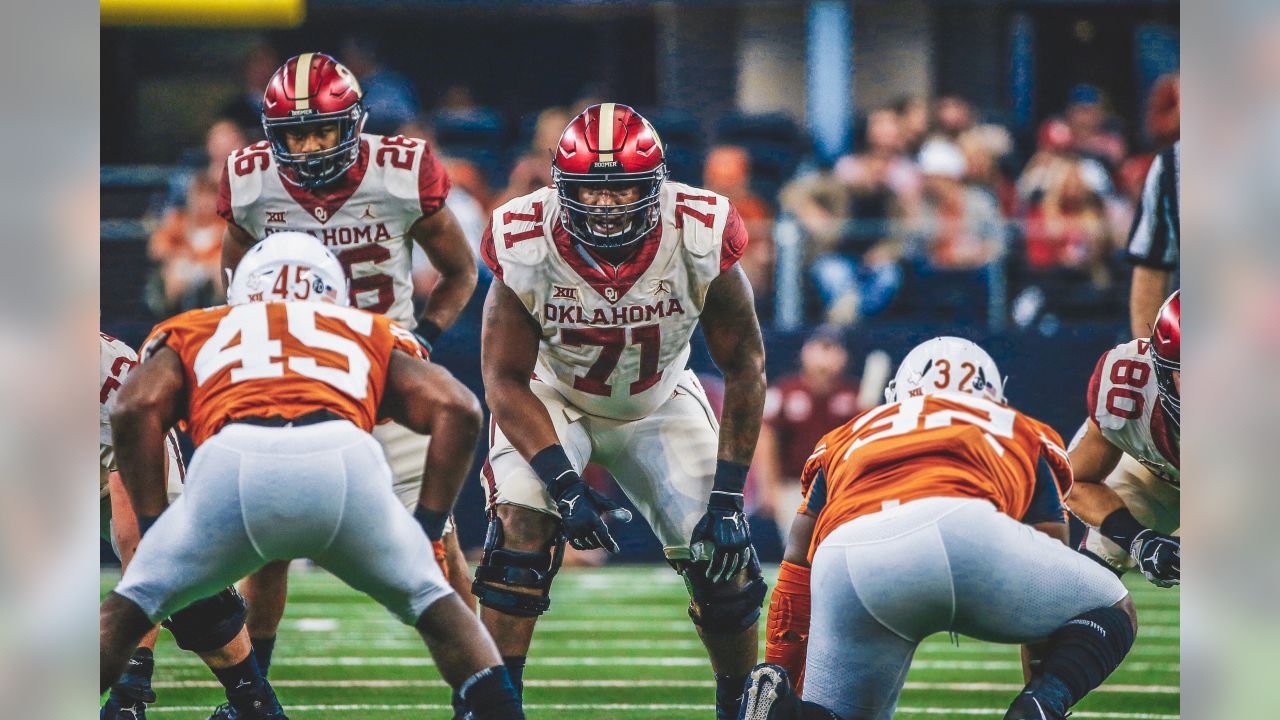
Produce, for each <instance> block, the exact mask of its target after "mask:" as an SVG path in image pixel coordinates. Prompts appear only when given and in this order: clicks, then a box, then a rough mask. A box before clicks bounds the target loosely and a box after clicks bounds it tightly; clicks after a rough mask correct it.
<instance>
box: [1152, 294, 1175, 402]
mask: <svg viewBox="0 0 1280 720" xmlns="http://www.w3.org/2000/svg"><path fill="white" fill-rule="evenodd" d="M1181 293H1182V291H1181V290H1175V291H1173V294H1172V295H1170V296H1169V299H1168V300H1165V301H1164V305H1163V306H1161V308H1160V314H1158V315H1156V326H1155V329H1154V330H1152V332H1151V362H1152V364H1153V365H1155V368H1156V387H1157V388H1158V389H1159V391H1160V404H1161V405H1162V406H1163V407H1164V409H1165V412H1166V413H1168V415H1169V418H1170V419H1171V420H1173V424H1174V425H1175V426H1178V425H1180V423H1181V413H1182V399H1181V397H1180V395H1181V393H1179V392H1178V384H1177V383H1176V382H1174V379H1173V374H1174V373H1176V372H1181V371H1182V327H1181V325H1182V322H1181V315H1182V311H1181V303H1180V301H1179V295H1180V294H1181Z"/></svg>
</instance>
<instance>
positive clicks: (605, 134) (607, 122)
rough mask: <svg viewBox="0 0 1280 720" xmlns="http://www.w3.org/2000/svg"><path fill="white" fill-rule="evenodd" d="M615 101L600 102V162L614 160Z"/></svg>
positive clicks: (598, 146) (597, 146)
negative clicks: (612, 151)
mask: <svg viewBox="0 0 1280 720" xmlns="http://www.w3.org/2000/svg"><path fill="white" fill-rule="evenodd" d="M613 105H614V104H613V103H601V104H600V116H599V117H600V142H599V144H598V145H596V149H597V150H599V151H600V162H613V153H611V152H609V151H610V150H613Z"/></svg>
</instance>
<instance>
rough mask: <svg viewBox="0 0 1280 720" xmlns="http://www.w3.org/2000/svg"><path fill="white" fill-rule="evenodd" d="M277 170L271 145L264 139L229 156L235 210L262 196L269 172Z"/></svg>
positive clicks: (233, 207) (229, 177) (229, 176)
mask: <svg viewBox="0 0 1280 720" xmlns="http://www.w3.org/2000/svg"><path fill="white" fill-rule="evenodd" d="M274 172H276V161H275V158H274V157H273V156H272V155H271V146H270V145H269V144H268V143H267V142H266V141H265V140H264V141H262V142H258V143H254V144H253V145H250V146H248V147H243V148H240V149H239V150H237V151H235V152H233V153H231V154H230V155H228V156H227V179H228V181H229V184H230V188H229V189H230V192H231V197H230V202H231V208H232V209H233V210H235V209H239V208H243V207H245V206H247V205H252V204H253V203H255V202H257V201H258V198H260V197H262V181H263V178H264V177H266V176H267V173H274Z"/></svg>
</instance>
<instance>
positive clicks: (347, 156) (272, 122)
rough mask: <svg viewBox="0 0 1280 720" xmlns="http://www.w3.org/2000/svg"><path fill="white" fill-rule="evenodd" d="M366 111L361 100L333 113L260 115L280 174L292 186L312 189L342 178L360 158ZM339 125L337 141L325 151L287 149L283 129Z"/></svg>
mask: <svg viewBox="0 0 1280 720" xmlns="http://www.w3.org/2000/svg"><path fill="white" fill-rule="evenodd" d="M364 120H365V111H364V105H363V104H362V103H356V104H355V105H352V106H351V107H350V108H348V109H346V110H343V111H342V112H336V113H323V114H316V115H303V116H300V117H288V118H268V117H263V119H262V129H263V131H264V132H265V133H266V135H267V140H268V141H270V143H271V154H272V155H274V156H275V160H276V166H277V167H278V168H279V170H280V176H281V177H282V178H284V179H285V180H287V181H288V182H289V183H291V184H293V185H297V186H298V187H302V188H306V189H308V190H314V189H316V188H319V187H322V186H324V185H328V184H329V183H331V182H333V181H334V180H337V179H338V178H340V177H342V175H343V173H345V172H346V171H347V170H350V169H351V168H352V166H354V165H355V164H356V161H357V160H359V159H360V132H361V131H362V130H363V129H364ZM331 123H332V124H336V125H337V126H338V144H337V145H335V146H334V147H332V148H328V149H326V150H317V151H315V152H307V153H294V152H290V151H289V145H288V143H287V142H286V141H285V131H286V130H290V129H294V128H299V127H306V126H313V127H314V126H320V125H327V124H331Z"/></svg>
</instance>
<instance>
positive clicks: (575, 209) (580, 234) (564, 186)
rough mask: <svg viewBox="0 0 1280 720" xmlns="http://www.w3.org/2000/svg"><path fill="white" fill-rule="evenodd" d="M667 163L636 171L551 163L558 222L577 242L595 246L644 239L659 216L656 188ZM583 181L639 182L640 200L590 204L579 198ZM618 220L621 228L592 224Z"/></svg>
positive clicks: (605, 247)
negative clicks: (569, 169) (584, 169)
mask: <svg viewBox="0 0 1280 720" xmlns="http://www.w3.org/2000/svg"><path fill="white" fill-rule="evenodd" d="M666 177H667V168H666V164H665V163H664V164H661V165H659V166H658V167H656V168H654V169H653V170H650V171H647V172H639V173H608V174H589V175H588V174H579V173H566V172H561V171H560V169H559V168H557V167H555V166H554V165H552V168H551V179H552V182H553V183H554V184H555V186H556V192H557V193H558V195H559V197H560V222H561V224H563V225H564V228H565V230H567V231H569V234H570V235H572V236H573V237H574V238H575V239H576V240H577V241H578V242H580V243H582V244H583V245H586V246H587V247H590V248H593V249H596V250H615V249H618V248H625V247H629V246H631V245H633V244H635V243H636V242H638V241H639V240H641V239H643V238H644V237H645V236H647V235H648V234H649V233H650V232H652V231H653V229H654V228H656V227H657V226H658V223H659V222H660V220H661V209H660V208H659V206H658V197H659V192H660V191H661V188H662V183H663V181H664V180H666ZM584 185H595V186H605V185H609V186H615V187H616V186H628V185H638V186H640V194H641V197H640V199H639V200H637V201H635V202H632V203H626V204H624V205H591V204H588V203H584V202H582V201H581V200H579V199H578V190H579V188H581V187H582V186H584ZM602 219H605V220H611V221H617V222H618V224H619V225H620V228H619V229H618V230H617V231H615V232H612V233H608V234H604V233H601V232H598V231H597V230H596V229H595V228H593V227H592V221H599V220H602Z"/></svg>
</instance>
